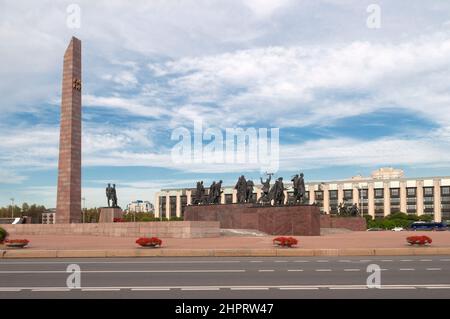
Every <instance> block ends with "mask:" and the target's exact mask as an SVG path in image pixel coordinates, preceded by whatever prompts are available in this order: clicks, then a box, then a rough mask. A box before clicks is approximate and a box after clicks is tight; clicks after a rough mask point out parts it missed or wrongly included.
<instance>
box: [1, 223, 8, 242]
mask: <svg viewBox="0 0 450 319" xmlns="http://www.w3.org/2000/svg"><path fill="white" fill-rule="evenodd" d="M8 235H9V234H8V232H7V231H6V229H4V228H2V227H0V243H2V242H3V241H5V239H6V238H8Z"/></svg>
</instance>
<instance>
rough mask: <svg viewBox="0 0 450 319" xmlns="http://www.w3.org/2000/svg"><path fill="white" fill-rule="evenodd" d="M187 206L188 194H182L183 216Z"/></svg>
mask: <svg viewBox="0 0 450 319" xmlns="http://www.w3.org/2000/svg"><path fill="white" fill-rule="evenodd" d="M186 206H187V196H186V195H181V216H184V210H185V209H186Z"/></svg>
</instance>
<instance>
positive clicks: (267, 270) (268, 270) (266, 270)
mask: <svg viewBox="0 0 450 319" xmlns="http://www.w3.org/2000/svg"><path fill="white" fill-rule="evenodd" d="M258 271H259V272H272V271H275V270H273V269H259V270H258Z"/></svg>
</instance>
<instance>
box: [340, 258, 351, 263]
mask: <svg viewBox="0 0 450 319" xmlns="http://www.w3.org/2000/svg"><path fill="white" fill-rule="evenodd" d="M339 262H340V263H350V262H352V261H351V260H348V259H341V260H339Z"/></svg>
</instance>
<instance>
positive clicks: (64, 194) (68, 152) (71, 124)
mask: <svg viewBox="0 0 450 319" xmlns="http://www.w3.org/2000/svg"><path fill="white" fill-rule="evenodd" d="M60 123H61V124H60V137H59V161H58V189H57V202H56V223H58V224H67V223H79V222H80V219H81V41H80V40H78V39H77V38H75V37H72V40H71V41H70V44H69V46H68V48H67V50H66V52H65V54H64V67H63V80H62V99H61V122H60Z"/></svg>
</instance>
